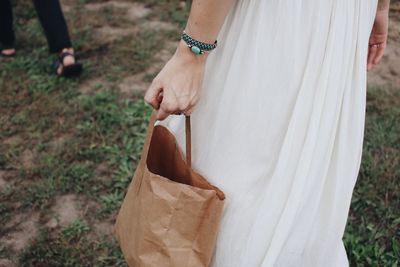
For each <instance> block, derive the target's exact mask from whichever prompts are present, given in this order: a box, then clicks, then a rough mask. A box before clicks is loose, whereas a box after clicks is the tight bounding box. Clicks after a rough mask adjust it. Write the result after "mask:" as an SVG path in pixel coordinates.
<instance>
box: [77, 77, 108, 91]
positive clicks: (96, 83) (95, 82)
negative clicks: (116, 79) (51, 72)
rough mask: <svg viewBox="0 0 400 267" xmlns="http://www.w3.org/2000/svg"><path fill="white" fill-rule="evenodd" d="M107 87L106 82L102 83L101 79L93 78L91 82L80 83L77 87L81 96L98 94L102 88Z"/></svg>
mask: <svg viewBox="0 0 400 267" xmlns="http://www.w3.org/2000/svg"><path fill="white" fill-rule="evenodd" d="M107 85H108V82H106V81H104V80H103V79H102V78H94V79H91V80H86V81H85V82H83V83H81V84H80V85H79V88H78V90H79V92H81V93H82V94H87V95H90V94H93V93H95V92H98V91H99V90H101V89H102V88H104V87H106V86H107Z"/></svg>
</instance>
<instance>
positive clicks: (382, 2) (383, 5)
mask: <svg viewBox="0 0 400 267" xmlns="http://www.w3.org/2000/svg"><path fill="white" fill-rule="evenodd" d="M389 9H390V0H378V8H377V12H387V13H389Z"/></svg>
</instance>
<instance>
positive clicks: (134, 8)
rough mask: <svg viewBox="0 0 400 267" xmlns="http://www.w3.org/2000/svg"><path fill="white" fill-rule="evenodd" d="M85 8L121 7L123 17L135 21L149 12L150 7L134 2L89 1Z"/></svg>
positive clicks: (96, 10) (96, 9)
mask: <svg viewBox="0 0 400 267" xmlns="http://www.w3.org/2000/svg"><path fill="white" fill-rule="evenodd" d="M85 8H86V10H89V11H93V12H99V11H102V10H104V9H106V8H114V9H121V10H124V11H125V18H126V19H127V20H129V21H135V20H138V19H141V18H144V17H146V16H147V15H148V14H150V12H151V9H150V8H147V7H146V6H145V5H144V4H141V3H135V2H119V1H109V2H103V3H90V4H86V5H85Z"/></svg>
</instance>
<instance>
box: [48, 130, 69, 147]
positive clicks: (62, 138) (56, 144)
mask: <svg viewBox="0 0 400 267" xmlns="http://www.w3.org/2000/svg"><path fill="white" fill-rule="evenodd" d="M71 137H72V134H68V133H66V134H61V135H60V136H58V137H56V138H54V139H53V140H52V141H51V142H50V143H49V144H50V145H51V146H53V147H61V146H63V145H64V144H65V142H66V141H67V140H69V139H70V138H71Z"/></svg>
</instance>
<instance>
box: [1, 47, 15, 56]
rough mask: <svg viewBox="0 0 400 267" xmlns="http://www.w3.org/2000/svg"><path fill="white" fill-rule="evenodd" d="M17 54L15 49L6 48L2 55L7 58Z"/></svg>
mask: <svg viewBox="0 0 400 267" xmlns="http://www.w3.org/2000/svg"><path fill="white" fill-rule="evenodd" d="M15 53H16V51H15V48H5V49H2V50H1V54H2V55H3V56H7V57H10V56H13V55H15Z"/></svg>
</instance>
